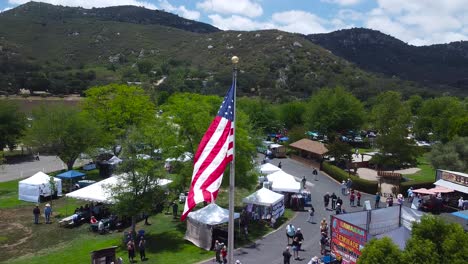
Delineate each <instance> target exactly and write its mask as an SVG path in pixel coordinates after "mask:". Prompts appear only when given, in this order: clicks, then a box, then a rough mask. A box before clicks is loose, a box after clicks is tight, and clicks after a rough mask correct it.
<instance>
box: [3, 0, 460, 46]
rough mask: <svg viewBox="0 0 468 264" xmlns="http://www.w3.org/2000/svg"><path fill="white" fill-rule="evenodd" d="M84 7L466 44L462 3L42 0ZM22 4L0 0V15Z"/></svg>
mask: <svg viewBox="0 0 468 264" xmlns="http://www.w3.org/2000/svg"><path fill="white" fill-rule="evenodd" d="M42 1H43V2H47V3H51V4H60V5H64V6H81V7H85V8H91V7H104V6H115V5H137V6H144V7H147V8H150V9H164V10H166V11H168V12H171V13H176V14H178V15H180V16H182V17H185V18H189V19H194V20H198V21H202V22H206V23H209V24H212V25H214V26H216V27H219V28H221V29H224V30H229V29H231V30H258V29H272V28H275V29H279V30H284V31H288V32H297V33H303V34H311V33H325V32H331V31H334V30H338V29H344V28H351V27H366V28H372V29H376V30H379V31H381V32H384V33H386V34H389V35H392V36H394V37H396V38H398V39H401V40H403V41H405V42H407V43H409V44H412V45H417V46H420V45H430V44H438V43H448V42H452V41H460V40H468V16H467V15H466V14H468V0H93V1H89V0H86V1H82V0H42ZM26 2H28V1H27V0H0V11H5V10H8V9H10V8H13V7H15V6H17V5H19V4H23V3H26Z"/></svg>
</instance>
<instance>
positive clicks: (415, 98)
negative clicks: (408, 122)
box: [406, 95, 424, 115]
mask: <svg viewBox="0 0 468 264" xmlns="http://www.w3.org/2000/svg"><path fill="white" fill-rule="evenodd" d="M423 102H424V100H423V99H422V97H421V96H419V95H412V96H410V98H408V100H407V101H406V104H407V105H408V107H409V108H410V110H411V114H412V115H417V114H418V111H419V109H420V108H421V106H422V104H423Z"/></svg>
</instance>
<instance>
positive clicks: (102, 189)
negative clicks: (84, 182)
mask: <svg viewBox="0 0 468 264" xmlns="http://www.w3.org/2000/svg"><path fill="white" fill-rule="evenodd" d="M119 177H120V175H114V176H111V177H109V178H107V179H104V180H102V181H99V182H96V183H94V184H91V185H88V186H86V187H84V188H81V189H78V190H76V191H74V192H71V193H67V194H66V195H65V196H67V197H71V198H75V199H79V200H85V201H91V202H101V203H107V204H110V203H113V201H112V194H111V193H110V189H111V188H112V187H113V186H117V185H118V184H119V181H121V179H119ZM171 182H172V181H171V180H167V179H160V180H159V181H158V184H159V185H161V186H165V185H167V184H169V183H171Z"/></svg>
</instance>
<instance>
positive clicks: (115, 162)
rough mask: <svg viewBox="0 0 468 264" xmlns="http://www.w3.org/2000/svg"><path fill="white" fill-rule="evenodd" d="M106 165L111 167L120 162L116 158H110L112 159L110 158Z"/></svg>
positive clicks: (120, 161)
mask: <svg viewBox="0 0 468 264" xmlns="http://www.w3.org/2000/svg"><path fill="white" fill-rule="evenodd" d="M107 163H109V164H111V165H117V164H119V163H122V160H121V159H119V158H118V157H117V156H112V158H110V159H109V160H108V161H107Z"/></svg>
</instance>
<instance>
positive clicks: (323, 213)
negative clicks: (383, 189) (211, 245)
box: [204, 159, 374, 264]
mask: <svg viewBox="0 0 468 264" xmlns="http://www.w3.org/2000/svg"><path fill="white" fill-rule="evenodd" d="M280 161H281V164H282V169H283V170H284V171H285V172H287V173H289V174H291V175H293V176H295V177H296V178H297V180H298V181H299V180H300V179H301V178H302V176H306V179H307V188H308V189H309V190H310V191H311V194H312V203H313V206H314V208H315V216H314V221H316V222H317V224H311V223H308V222H307V221H306V220H307V218H308V212H298V213H297V216H296V217H295V218H294V219H292V220H291V222H292V224H293V225H294V226H295V227H296V228H298V227H300V228H301V230H302V233H303V234H304V240H305V241H304V242H303V244H302V248H303V249H304V250H305V251H301V252H300V253H299V256H300V258H301V259H302V260H293V259H291V263H308V262H309V260H310V259H311V258H312V257H313V256H320V246H319V240H320V226H319V224H318V222H319V221H320V220H321V219H322V218H324V217H325V218H326V219H327V222H329V221H330V215H331V214H334V212H332V211H327V210H325V208H324V205H323V196H324V195H325V193H326V192H330V194H331V193H332V192H335V193H336V194H337V195H338V196H339V194H341V189H340V185H339V184H338V183H337V182H335V181H334V180H333V179H331V178H330V177H328V176H326V175H324V174H323V173H319V177H318V181H314V179H313V175H312V167H311V166H308V165H304V164H302V163H300V162H297V161H295V160H291V159H274V160H273V161H271V163H272V164H274V165H278V163H279V162H280ZM342 199H343V203H344V205H345V208H346V210H347V211H348V212H352V211H359V210H362V208H358V207H350V206H349V198H348V197H344V198H343V197H342ZM365 200H370V201H371V204H372V205H373V204H374V196H373V195H367V194H363V196H362V198H361V202H362V203H364V201H365ZM286 244H287V239H286V231H285V226H282V227H280V228H278V230H276V231H275V232H273V233H271V234H269V235H268V236H266V237H264V238H262V239H260V240H258V241H256V243H255V244H254V245H253V246H251V247H244V248H240V249H237V250H236V252H235V253H234V258H235V259H239V260H240V261H241V262H242V263H243V264H251V263H255V264H263V263H268V264H282V263H283V257H282V252H283V250H284V249H285V247H286ZM291 253H292V252H291ZM213 255H214V253H213ZM204 264H213V260H212V259H211V260H209V261H206V262H204Z"/></svg>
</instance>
